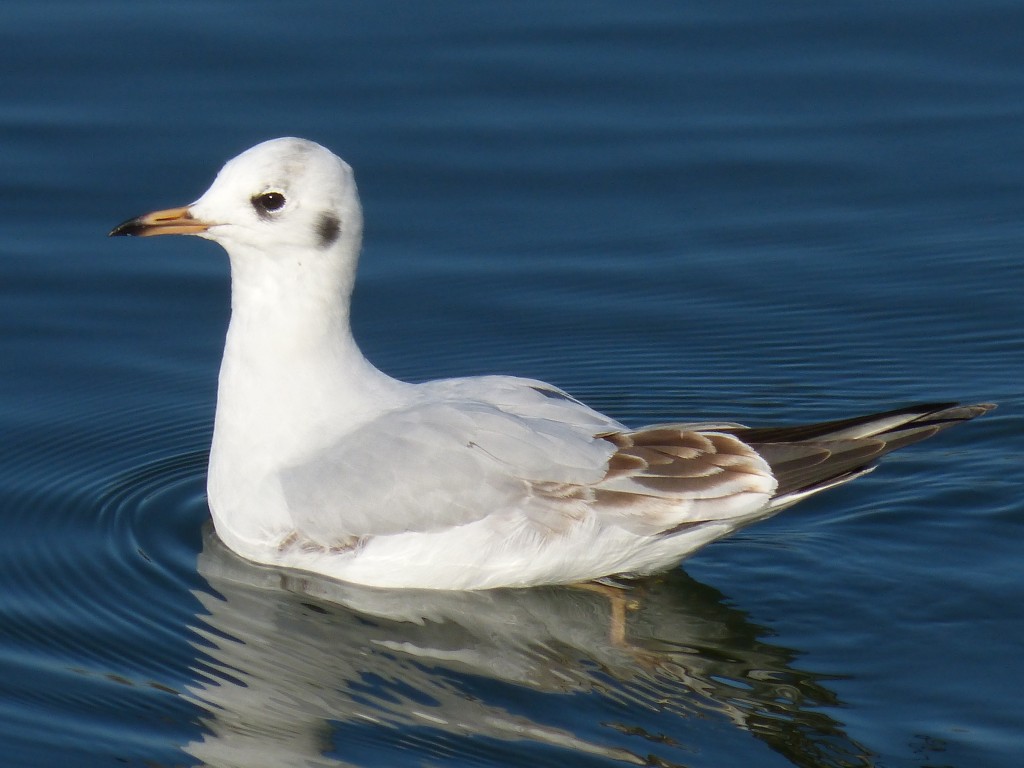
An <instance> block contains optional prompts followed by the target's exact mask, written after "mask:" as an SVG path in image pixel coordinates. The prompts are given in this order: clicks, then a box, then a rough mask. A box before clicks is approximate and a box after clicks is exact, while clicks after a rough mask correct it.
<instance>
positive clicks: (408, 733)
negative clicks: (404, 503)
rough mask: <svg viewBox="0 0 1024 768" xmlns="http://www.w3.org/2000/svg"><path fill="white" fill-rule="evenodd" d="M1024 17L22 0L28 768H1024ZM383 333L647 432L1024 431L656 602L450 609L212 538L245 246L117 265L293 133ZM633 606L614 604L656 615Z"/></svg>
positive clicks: (965, 453) (21, 330)
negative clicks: (969, 413) (351, 204)
mask: <svg viewBox="0 0 1024 768" xmlns="http://www.w3.org/2000/svg"><path fill="white" fill-rule="evenodd" d="M1022 33H1024V6H1021V5H1020V4H1019V3H1010V2H998V1H997V0H976V1H974V2H963V1H962V2H955V1H954V0H937V1H934V2H920V1H916V2H904V3H888V2H858V3H821V4H809V3H775V4H763V3H755V2H742V1H741V0H734V1H732V2H725V3H690V4H684V3H669V2H649V3H615V2H604V1H602V0H555V1H554V2H551V1H550V0H545V1H544V2H535V1H533V0H530V1H527V2H520V3H509V4H497V3H487V4H483V3H471V2H448V3H444V4H439V3H437V4H435V3H431V4H426V3H421V4H412V3H407V4H406V3H390V2H381V1H380V0H375V1H374V2H366V1H361V0H356V1H354V2H346V3H331V2H313V1H312V0H310V1H309V2H296V3H282V2H273V3H271V2H249V3H241V2H224V1H220V2H217V1H214V2H198V1H196V0H193V1H191V2H189V1H187V0H185V1H183V2H178V3H174V4H171V5H169V4H167V3H158V2H155V1H153V0H132V1H128V0H107V1H106V2H92V3H81V2H70V1H66V2H61V1H59V0H50V1H48V2H39V1H38V0H36V1H34V2H31V3H30V2H26V1H25V0H8V2H5V3H3V4H2V6H0V72H2V73H3V76H2V78H0V178H2V179H3V180H4V183H3V185H2V186H0V203H2V208H0V435H2V436H3V446H4V447H3V451H2V454H0V455H2V462H0V522H2V528H3V532H4V535H3V537H2V539H0V552H2V555H0V763H2V764H3V765H10V766H33V767H39V766H62V767H63V766H69V765H74V766H124V765H129V766H180V765H211V766H300V765H301V766H332V765H356V766H381V765H388V766H513V765H524V764H530V765H537V766H542V765H553V766H565V765H573V766H577V765H579V766H618V765H648V766H686V767H687V768H699V767H702V766H733V765H735V766H769V767H770V766H876V767H878V768H910V767H912V766H913V767H918V766H922V767H923V766H928V767H929V768H931V767H932V766H936V767H937V766H957V767H958V768H976V767H979V766H980V767H985V766H1016V765H1019V764H1020V755H1021V753H1022V752H1024V706H1022V704H1021V690H1022V688H1024V653H1022V638H1024V607H1022V606H1024V565H1022V564H1024V499H1022V496H1024V493H1022V491H1024V483H1022V466H1024V464H1022V463H1024V416H1022V414H1024V394H1022V383H1021V382H1022V380H1024V376H1022V374H1024V338H1022V336H1024V332H1022V329H1024V302H1022V300H1021V294H1022V290H1024V259H1022V254H1024V223H1022V211H1024V46H1022V45H1021V43H1020V40H1021V37H1022ZM288 134H291V135H299V136H305V137H308V138H312V139H315V140H317V141H319V142H321V143H323V144H325V145H327V146H329V147H331V148H332V149H334V150H335V151H336V152H338V153H339V154H341V155H342V156H344V157H345V158H346V159H347V160H349V161H350V162H351V163H352V165H353V166H354V167H355V168H356V172H357V178H358V180H359V183H360V189H361V193H362V197H363V203H364V205H365V208H366V238H367V239H366V247H365V251H364V258H363V262H362V267H361V272H360V282H359V287H358V290H357V295H356V299H355V308H354V313H355V318H354V323H355V326H356V333H357V335H358V337H359V339H360V340H361V343H362V345H363V347H364V350H365V351H366V353H367V354H368V356H369V357H370V358H371V359H372V360H373V361H374V362H375V363H376V364H378V365H379V366H380V367H382V368H383V369H384V370H386V371H388V372H390V373H392V374H394V375H397V376H401V377H405V378H408V379H412V380H424V379H429V378H435V377H440V376H448V375H461V374H473V373H489V372H502V373H516V374H521V375H525V376H532V377H537V378H541V379H546V380H548V381H551V382H553V383H555V384H557V385H559V386H561V387H564V388H566V389H568V390H570V391H571V392H573V393H574V394H575V395H577V396H578V397H580V398H582V399H584V400H586V401H587V402H589V403H591V404H592V405H594V406H595V407H597V408H599V409H602V410H605V411H607V412H609V413H611V414H613V415H614V416H616V417H618V418H621V419H623V420H625V421H627V422H628V423H632V424H643V423H649V422H654V421H659V420H666V419H681V418H686V419H699V418H711V419H714V418H728V419H733V420H740V421H745V422H748V423H753V424H762V423H791V422H797V421H801V420H810V419H817V418H835V417H841V416H846V415H852V414H855V413H861V412H867V411H870V410H872V409H879V410H880V409H885V408H889V407H893V406H895V405H900V404H906V403H910V402H914V401H930V400H944V399H968V400H993V401H997V402H999V403H1000V409H999V410H998V411H996V412H995V413H993V414H990V415H989V416H986V417H985V418H983V419H980V420H978V421H976V422H972V423H971V424H969V425H965V426H961V427H959V428H957V429H956V430H953V431H951V432H949V433H946V434H944V435H942V436H941V437H940V438H937V439H935V440H933V441H929V442H927V443H925V444H923V445H920V446H916V447H914V448H912V449H909V450H908V451H906V452H905V453H900V454H898V455H896V456H894V457H892V458H891V459H890V460H889V461H888V462H886V463H885V465H884V466H883V468H881V469H880V470H879V471H878V472H876V473H874V474H873V475H871V476H870V477H866V478H864V479H862V480H859V481H858V482H857V483H855V484H852V485H849V486H846V487H844V488H842V489H838V490H836V491H834V492H832V493H830V494H828V495H825V496H822V497H818V498H816V499H814V500H812V501H810V502H807V503H805V504H803V505H800V506H798V507H796V508H794V509H792V510H790V511H788V512H787V513H786V514H784V515H782V516H779V517H777V518H774V519H773V520H771V521H768V522H765V523H763V524H760V525H758V526H755V527H753V528H750V529H747V530H746V531H744V532H742V533H740V534H739V535H736V536H734V537H733V538H731V539H728V540H726V541H723V542H721V543H718V544H715V545H713V546H711V547H709V548H708V549H706V550H704V551H702V552H701V553H700V554H699V555H697V556H696V557H694V558H692V559H691V560H689V561H687V562H686V563H685V564H684V565H683V567H682V568H680V569H679V570H677V571H675V572H673V573H670V574H667V575H666V576H665V577H664V578H661V579H655V580H651V581H650V582H648V583H645V584H643V585H642V586H641V587H639V588H638V589H637V590H636V591H635V594H633V595H631V598H630V600H631V605H629V606H628V607H627V608H626V633H625V637H624V638H614V637H613V636H612V634H611V631H610V626H611V620H610V614H611V612H612V611H613V610H614V609H613V606H612V605H611V604H610V603H609V601H608V600H607V599H605V598H604V597H602V596H600V595H596V594H593V593H588V592H581V591H578V590H568V589H538V590H530V591H522V592H498V593H487V594H479V595H472V594H471V595H435V596H431V597H423V596H420V595H409V594H407V593H402V592H377V591H373V590H361V589H356V588H350V587H345V586H344V585H337V584H330V583H324V582H318V581H317V580H314V579H309V578H306V577H300V576H296V575H295V574H286V573H281V572H277V571H273V570H269V569H262V568H257V567H254V566H252V565H249V564H247V563H244V562H241V561H239V560H237V559H236V558H234V557H233V556H232V555H231V554H230V553H227V552H225V551H224V550H223V548H222V547H221V546H220V545H219V544H218V542H217V540H216V538H215V537H213V536H212V535H210V533H209V531H208V524H207V520H208V510H207V508H206V502H205V496H204V492H205V491H204V486H205V459H206V453H205V452H206V450H207V448H208V445H209V440H210V434H211V429H212V416H213V403H214V396H215V391H216V372H217V365H218V361H219V355H220V349H221V344H222V341H223V333H224V329H225V324H226V320H227V311H228V275H227V263H226V259H225V258H224V256H223V254H222V253H221V252H220V251H219V250H218V249H217V248H216V246H213V245H212V244H210V243H206V242H202V241H199V240H196V239H189V238H166V239H165V238H159V239H156V240H152V241H129V240H107V239H106V238H105V233H106V232H107V231H108V230H109V229H110V228H111V227H112V226H113V225H114V224H116V223H118V222H120V221H122V220H124V219H125V218H128V217H129V216H132V215H135V214H138V213H141V212H144V211H147V210H151V209H154V208H160V207H168V206H172V205H178V204H184V203H187V202H189V201H191V200H193V199H195V198H196V197H197V196H198V195H199V194H200V193H201V192H202V191H203V190H204V189H205V188H206V186H207V184H208V183H209V181H210V180H211V179H212V177H213V175H214V173H215V172H216V170H217V169H218V168H219V167H220V165H221V163H223V161H224V160H226V159H227V158H229V157H231V156H232V155H234V154H236V153H237V152H239V151H241V150H242V149H244V148H246V147H248V146H249V145H251V144H254V143H256V142H257V141H260V140H263V139H266V138H270V137H273V136H277V135H288ZM620 607H621V606H620Z"/></svg>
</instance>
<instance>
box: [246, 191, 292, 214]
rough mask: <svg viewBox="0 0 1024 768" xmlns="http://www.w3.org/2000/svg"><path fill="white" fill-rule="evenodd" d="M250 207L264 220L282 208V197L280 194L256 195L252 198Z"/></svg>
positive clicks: (264, 193) (265, 193)
mask: <svg viewBox="0 0 1024 768" xmlns="http://www.w3.org/2000/svg"><path fill="white" fill-rule="evenodd" d="M251 202H252V207H253V208H255V209H256V213H258V214H259V215H260V216H261V217H262V218H266V217H267V216H269V215H270V214H272V213H273V212H274V211H279V210H281V209H282V208H283V207H284V203H285V200H284V195H282V194H281V193H280V192H263V193H262V194H259V195H256V196H255V197H253V198H252V201H251Z"/></svg>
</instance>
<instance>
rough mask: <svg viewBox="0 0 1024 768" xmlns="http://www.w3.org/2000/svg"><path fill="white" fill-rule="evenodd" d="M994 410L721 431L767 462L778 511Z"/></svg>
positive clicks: (913, 412)
mask: <svg viewBox="0 0 1024 768" xmlns="http://www.w3.org/2000/svg"><path fill="white" fill-rule="evenodd" d="M995 407H996V406H995V405H994V404H992V403H978V404H973V405H960V404H958V403H928V404H924V405H913V406H910V407H907V408H898V409H896V410H893V411H886V412H884V413H875V414H871V415H869V416H857V417H854V418H852V419H842V420H840V421H827V422H821V423H818V424H805V425H801V426H792V427H763V428H757V427H754V428H747V427H730V428H727V429H722V430H720V431H723V432H728V433H730V434H733V435H735V436H736V437H738V438H739V439H740V440H742V441H743V442H744V443H746V444H747V445H749V446H750V447H751V448H753V449H754V450H755V451H757V453H758V454H760V455H761V456H762V457H763V458H764V460H765V461H767V462H768V464H769V466H770V467H771V469H772V473H773V474H774V475H775V478H776V480H778V488H777V489H776V491H775V495H774V496H773V498H772V501H771V504H770V509H771V510H772V511H778V510H780V509H784V508H785V507H788V506H790V505H791V504H795V503H796V502H798V501H800V500H801V499H803V498H806V497H807V496H810V495H813V494H815V493H818V492H820V491H823V490H825V489H827V488H833V487H835V486H837V485H842V484H843V483H847V482H849V481H850V480H853V479H854V478H857V477H860V476H861V475H864V474H867V473H868V472H870V471H872V470H873V469H874V468H875V464H876V462H877V461H878V459H880V458H881V457H882V456H884V455H885V454H887V453H890V452H892V451H895V450H897V449H898V448H903V447H904V446H907V445H912V444H913V443H916V442H919V441H921V440H926V439H927V438H929V437H931V436H932V435H936V434H938V433H939V432H942V431H943V430H945V429H948V428H949V427H952V426H953V425H954V424H959V423H960V422H962V421H969V420H970V419H973V418H975V417H977V416H981V415H982V414H983V413H987V412H988V411H991V410H992V409H993V408H995Z"/></svg>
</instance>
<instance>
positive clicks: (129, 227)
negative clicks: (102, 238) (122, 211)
mask: <svg viewBox="0 0 1024 768" xmlns="http://www.w3.org/2000/svg"><path fill="white" fill-rule="evenodd" d="M144 228H145V225H144V224H142V223H141V222H140V221H139V220H138V219H129V220H128V221H125V222H122V223H120V224H118V225H117V226H116V227H114V228H113V229H112V230H110V232H108V233H107V237H125V236H126V237H134V236H136V235H138V234H139V233H140V232H142V230H143V229H144Z"/></svg>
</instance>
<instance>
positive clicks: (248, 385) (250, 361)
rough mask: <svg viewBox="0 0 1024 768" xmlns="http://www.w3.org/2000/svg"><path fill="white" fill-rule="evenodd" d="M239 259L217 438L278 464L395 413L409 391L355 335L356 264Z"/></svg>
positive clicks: (235, 268)
mask: <svg viewBox="0 0 1024 768" xmlns="http://www.w3.org/2000/svg"><path fill="white" fill-rule="evenodd" d="M239 256H240V255H238V254H234V253H233V254H232V264H231V267H232V296H231V322H230V324H229V326H228V333H227V339H226V342H225V346H224V359H223V361H222V363H221V373H220V386H219V390H218V399H217V419H216V425H215V430H216V431H217V432H220V433H221V434H220V435H215V438H217V437H220V438H225V439H231V440H232V441H233V442H240V443H243V444H246V445H249V446H250V447H252V448H255V449H257V450H263V449H266V450H267V452H268V455H269V454H273V455H275V456H276V457H278V458H280V457H282V456H285V455H287V454H289V453H292V452H293V450H294V452H296V453H297V452H300V451H301V450H303V449H305V448H306V447H308V446H309V445H310V444H311V443H312V442H321V441H323V440H332V439H336V438H337V437H338V436H340V435H341V434H343V433H344V432H345V431H347V430H348V429H351V428H353V425H354V424H358V423H359V421H360V420H361V418H362V417H363V416H364V415H365V414H367V413H372V412H379V410H380V409H381V408H385V407H387V406H388V405H389V404H390V396H391V394H392V393H393V392H394V391H396V390H397V389H399V388H400V387H402V386H404V385H401V383H400V382H396V381H395V380H394V379H391V378H390V377H388V376H386V375H385V374H383V373H381V372H380V371H378V370H377V369H376V368H375V367H374V366H373V365H371V364H370V363H369V361H367V360H366V358H365V357H364V356H363V354H362V352H361V351H360V350H359V347H358V346H357V344H356V342H355V339H354V338H353V337H352V333H351V330H350V328H349V306H350V296H351V291H352V282H353V279H354V271H355V269H354V261H355V260H354V259H352V260H351V261H350V263H351V268H348V269H346V268H341V269H339V268H337V267H336V266H335V265H336V264H337V260H333V261H328V260H326V259H324V260H317V259H309V260H308V262H307V263H302V262H300V261H299V259H298V258H294V259H289V258H288V255H287V254H284V255H282V254H277V255H276V256H275V258H274V260H273V262H272V263H268V262H267V260H266V256H263V260H264V261H263V263H261V264H256V265H253V263H252V262H251V261H250V260H249V258H248V257H245V258H240V257H239ZM241 256H244V255H241ZM307 258H308V254H307ZM250 267H253V268H250Z"/></svg>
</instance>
